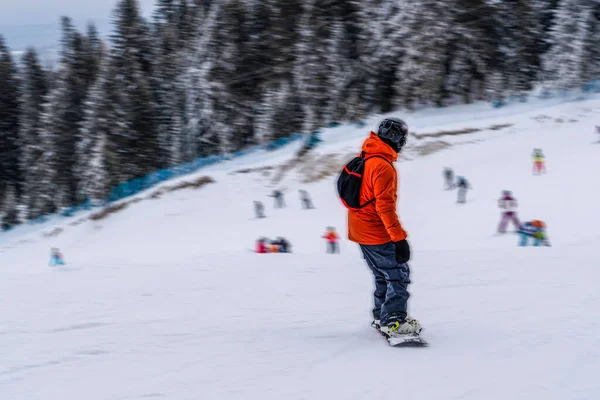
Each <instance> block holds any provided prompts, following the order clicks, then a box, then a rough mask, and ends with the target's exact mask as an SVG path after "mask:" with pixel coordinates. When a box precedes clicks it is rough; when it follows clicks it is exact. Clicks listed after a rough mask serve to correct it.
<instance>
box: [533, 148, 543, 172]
mask: <svg viewBox="0 0 600 400" xmlns="http://www.w3.org/2000/svg"><path fill="white" fill-rule="evenodd" d="M532 157H533V174H534V175H540V174H541V173H544V174H545V173H546V163H545V161H544V160H545V158H546V157H545V156H544V152H543V151H542V149H533V154H532Z"/></svg>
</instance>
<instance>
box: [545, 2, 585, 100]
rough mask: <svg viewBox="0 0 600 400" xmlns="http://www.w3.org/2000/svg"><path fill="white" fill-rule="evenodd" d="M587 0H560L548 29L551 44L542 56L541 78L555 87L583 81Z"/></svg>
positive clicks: (563, 87)
mask: <svg viewBox="0 0 600 400" xmlns="http://www.w3.org/2000/svg"><path fill="white" fill-rule="evenodd" d="M589 3H590V2H589V1H587V0H561V1H560V3H559V4H558V9H557V11H556V14H555V18H554V25H553V27H552V30H551V32H550V35H551V38H550V43H551V46H552V47H551V48H550V50H549V51H548V53H547V54H546V55H545V56H544V78H545V81H546V82H548V83H550V84H551V85H553V86H555V87H557V88H559V89H574V88H580V87H581V86H582V85H583V84H584V83H585V80H584V76H583V65H582V63H583V59H584V53H585V45H586V40H587V35H588V33H589V31H590V30H589V27H588V23H589V22H590V18H589V14H590V13H591V7H590V4H589Z"/></svg>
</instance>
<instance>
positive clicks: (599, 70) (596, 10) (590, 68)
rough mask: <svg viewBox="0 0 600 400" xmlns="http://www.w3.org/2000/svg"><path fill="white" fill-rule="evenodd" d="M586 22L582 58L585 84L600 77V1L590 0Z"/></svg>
mask: <svg viewBox="0 0 600 400" xmlns="http://www.w3.org/2000/svg"><path fill="white" fill-rule="evenodd" d="M588 6H589V7H590V10H589V12H588V13H587V21H586V22H585V27H586V31H587V32H586V35H585V39H584V42H583V55H582V60H581V80H582V81H583V82H584V84H587V83H588V82H590V81H593V80H598V79H600V46H599V45H598V44H599V43H600V1H595V2H590V3H589V5H588Z"/></svg>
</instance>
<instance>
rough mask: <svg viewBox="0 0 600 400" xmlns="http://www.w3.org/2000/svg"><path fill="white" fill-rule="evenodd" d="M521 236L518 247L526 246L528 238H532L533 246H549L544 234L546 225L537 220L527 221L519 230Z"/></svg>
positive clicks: (546, 236)
mask: <svg viewBox="0 0 600 400" xmlns="http://www.w3.org/2000/svg"><path fill="white" fill-rule="evenodd" d="M519 234H520V235H521V241H520V242H519V246H528V245H529V238H533V245H534V246H540V245H543V246H550V241H549V240H548V235H547V234H546V224H545V223H544V222H543V221H540V220H539V219H534V220H533V221H527V222H525V223H524V224H523V225H521V228H520V229H519Z"/></svg>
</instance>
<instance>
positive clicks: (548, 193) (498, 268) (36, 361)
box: [0, 100, 600, 400]
mask: <svg viewBox="0 0 600 400" xmlns="http://www.w3.org/2000/svg"><path fill="white" fill-rule="evenodd" d="M543 116H546V117H543ZM599 118H600V101H599V100H589V101H582V102H571V103H567V104H562V105H552V104H542V105H538V106H537V107H527V108H526V107H524V106H523V107H509V108H507V109H504V110H491V109H488V108H486V107H484V106H483V105H475V106H471V107H458V108H454V109H449V110H435V111H433V110H430V111H425V112H421V113H414V114H411V115H409V117H408V118H407V119H408V120H409V123H410V125H411V127H412V126H414V127H415V129H416V130H417V131H418V132H419V133H434V132H437V131H441V130H448V129H460V128H470V127H477V128H485V127H489V126H491V125H494V124H498V123H511V124H513V126H512V127H510V128H506V129H504V130H499V131H482V132H478V133H473V134H470V135H459V136H448V137H442V138H436V139H435V140H444V141H447V142H448V143H451V144H453V146H452V147H449V148H448V149H446V150H443V151H439V152H436V153H434V154H431V155H428V156H418V155H417V153H416V152H413V151H412V150H411V148H409V149H408V150H407V153H408V155H407V156H408V157H409V158H411V159H410V160H403V161H400V162H399V163H398V165H397V167H398V170H399V173H400V201H399V213H400V216H401V219H402V222H403V224H404V225H405V228H406V229H407V231H408V232H409V235H410V237H409V238H410V241H411V245H412V248H413V260H412V262H411V269H412V279H413V284H412V285H411V286H410V291H411V293H412V298H411V302H410V310H411V314H412V315H413V316H414V317H416V318H418V319H420V321H421V322H422V324H423V325H424V326H425V331H424V332H423V337H424V338H425V339H426V340H427V341H428V342H429V344H430V347H428V348H406V349H396V348H391V347H389V346H388V345H387V343H386V341H385V340H384V339H383V338H382V337H381V336H380V335H379V334H377V333H376V332H375V331H374V330H373V329H372V328H371V327H370V326H369V324H370V309H371V302H372V298H371V291H372V278H371V276H370V272H369V270H368V269H367V268H366V266H365V264H364V261H363V260H362V259H361V257H360V254H359V250H358V248H357V246H356V245H355V244H353V243H350V242H348V241H343V242H342V244H341V250H342V254H341V255H326V254H325V243H324V241H323V239H321V235H322V234H323V233H324V230H325V227H326V226H329V225H332V226H336V227H337V228H338V230H339V231H340V232H342V233H345V227H346V222H345V210H344V209H343V207H342V206H341V205H340V204H339V201H338V199H337V197H336V194H335V190H334V182H335V176H330V177H329V178H327V179H325V180H322V181H320V182H317V183H312V184H306V185H304V184H300V183H299V179H300V178H301V177H300V174H298V173H297V172H295V171H292V172H290V173H288V174H287V175H286V176H285V177H284V179H283V181H281V182H280V183H279V184H278V186H281V187H286V188H287V189H288V196H287V199H286V200H287V203H288V208H286V209H283V210H274V209H273V208H272V200H273V199H270V198H268V197H266V196H267V195H268V194H269V192H270V190H272V189H273V188H274V187H275V185H274V184H273V183H272V181H270V180H269V179H268V178H267V177H265V176H263V175H261V174H260V173H248V174H236V173H233V172H235V171H237V170H239V169H241V168H250V167H257V166H266V165H271V166H273V165H278V164H281V163H284V162H286V161H288V160H289V159H290V158H291V156H292V155H293V153H294V151H296V150H297V147H296V146H297V145H296V144H295V145H292V146H289V147H288V148H286V149H283V150H281V151H278V152H275V153H259V154H255V155H251V156H249V157H246V158H244V159H240V160H234V161H231V162H228V163H224V164H221V165H217V166H214V167H211V168H207V169H206V170H203V171H200V172H199V173H198V174H197V176H202V175H209V176H211V177H213V178H214V179H215V180H216V181H217V183H215V184H212V185H208V186H206V187H204V188H202V189H198V190H193V189H190V190H183V191H177V192H173V193H171V194H167V195H164V196H163V197H162V198H160V199H158V200H144V201H141V202H139V203H137V204H134V205H131V206H130V207H128V208H127V209H125V210H124V211H122V212H120V213H118V214H115V215H112V216H110V217H109V218H107V219H105V220H101V221H97V222H92V221H85V222H83V223H80V224H78V225H74V226H73V225H71V224H72V223H73V222H74V221H76V220H77V219H78V218H81V216H78V217H75V218H73V219H60V220H57V219H55V220H53V221H51V222H49V223H48V224H46V225H42V226H34V227H28V228H27V229H23V230H16V231H15V232H13V233H10V234H7V235H2V236H0V260H1V261H2V263H1V265H2V266H1V267H0V304H1V307H2V308H1V312H0V399H7V400H8V399H10V400H21V399H28V400H30V399H48V400H54V399H61V400H63V399H86V400H117V399H119V400H120V399H149V398H157V399H160V398H164V399H176V400H186V399H190V400H197V399H325V398H328V399H389V398H390V397H391V398H409V399H463V400H471V399H472V400H476V399H477V400H479V399H486V400H487V399H502V400H506V399H544V400H552V399H561V400H564V399H597V398H599V397H600V381H599V380H598V379H597V375H598V372H597V371H598V370H600V326H599V322H598V319H597V318H596V316H597V315H598V312H599V311H600V291H599V290H598V288H597V280H598V278H599V277H600V272H598V267H599V266H600V262H599V261H600V260H599V258H600V257H599V255H598V251H597V249H596V247H595V246H596V245H597V243H598V240H599V238H600V233H598V229H597V225H598V222H600V217H599V213H598V202H599V194H600V193H599V189H598V181H597V178H596V177H595V172H596V171H597V170H598V168H599V167H600V157H599V156H598V152H600V144H596V143H594V142H595V141H596V140H597V137H595V133H594V125H595V124H598V122H599V121H598V119H599ZM376 120H377V117H373V119H370V120H369V124H371V125H373V124H375V122H376ZM561 120H562V122H560V121H561ZM368 129H369V128H368V127H367V128H349V127H340V128H335V129H331V130H328V131H326V132H325V133H324V139H325V142H324V143H323V145H322V146H320V147H319V148H318V150H317V152H318V153H320V154H322V155H328V154H342V155H344V154H347V153H348V152H356V151H357V150H358V146H359V145H360V143H361V141H362V140H363V139H364V137H365V135H366V133H367V131H368ZM427 140H429V139H425V141H427ZM417 144H419V143H416V141H415V140H413V141H412V143H411V145H412V146H413V147H414V146H415V145H417ZM534 147H539V148H543V149H544V152H545V154H546V156H547V168H548V174H547V175H544V176H533V175H532V174H531V164H532V163H531V152H532V149H533V148H534ZM446 166H449V167H453V168H454V169H455V171H456V173H457V174H459V175H464V176H466V177H467V179H469V180H470V182H471V184H472V185H473V187H474V190H473V191H471V192H469V194H468V203H467V204H465V205H459V204H456V203H455V200H456V198H455V195H456V194H455V193H454V192H446V191H443V190H442V185H443V182H442V169H443V167H446ZM192 178H194V176H190V177H185V178H181V179H180V180H187V179H192ZM169 184H172V182H171V183H169ZM299 188H305V189H307V190H308V191H309V192H310V193H311V195H312V197H313V200H314V202H315V205H316V207H317V209H316V210H311V211H304V210H301V209H300V204H299V200H298V196H297V189H299ZM504 189H509V190H512V191H513V193H514V195H515V196H516V197H517V199H518V200H519V205H520V208H519V214H520V217H521V218H522V219H542V220H544V221H546V222H547V224H548V233H549V236H550V240H551V241H552V244H553V247H551V248H534V247H528V248H520V247H517V241H518V238H517V237H516V236H515V235H512V234H507V235H505V236H497V235H495V230H496V227H497V224H498V223H499V219H500V218H499V217H500V211H499V209H498V208H497V199H498V198H499V196H500V192H501V191H502V190H504ZM253 200H263V201H264V202H265V205H266V206H267V210H266V213H267V217H268V218H267V219H265V220H260V221H257V220H254V219H253V209H252V201H253ZM56 228H62V229H64V232H63V233H61V234H60V235H58V236H56V237H51V238H48V237H44V236H43V234H44V233H46V234H47V233H48V232H51V231H52V230H54V229H56ZM258 236H267V237H271V238H273V237H275V236H285V237H287V238H288V239H289V240H290V241H291V243H292V245H293V251H294V253H293V254H289V255H258V254H253V253H252V252H250V251H249V250H248V249H251V248H253V246H254V240H255V239H256V238H257V237H258ZM52 246H56V247H59V248H60V249H61V251H62V252H63V254H64V256H65V259H66V261H67V265H66V266H64V267H60V268H50V267H48V266H47V263H48V259H49V250H50V247H52Z"/></svg>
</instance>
